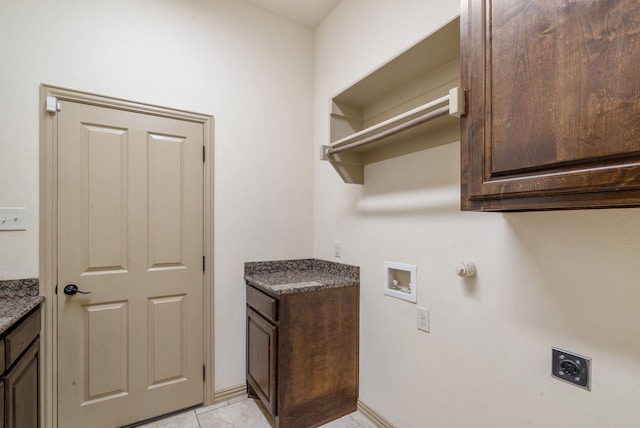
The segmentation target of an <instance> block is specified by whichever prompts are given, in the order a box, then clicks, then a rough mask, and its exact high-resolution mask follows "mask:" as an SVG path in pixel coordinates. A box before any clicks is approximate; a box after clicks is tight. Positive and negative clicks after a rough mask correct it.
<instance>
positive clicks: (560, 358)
mask: <svg viewBox="0 0 640 428" xmlns="http://www.w3.org/2000/svg"><path fill="white" fill-rule="evenodd" d="M551 376H553V377H555V378H556V379H560V380H563V381H565V382H569V383H571V384H573V385H576V386H578V387H580V388H582V389H586V390H587V391H591V358H589V357H585V356H583V355H578V354H574V353H573V352H568V351H565V350H563V349H559V348H551Z"/></svg>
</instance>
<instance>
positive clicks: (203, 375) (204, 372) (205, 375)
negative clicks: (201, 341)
mask: <svg viewBox="0 0 640 428" xmlns="http://www.w3.org/2000/svg"><path fill="white" fill-rule="evenodd" d="M206 378H207V368H206V367H205V366H204V365H203V366H202V381H205V380H206Z"/></svg>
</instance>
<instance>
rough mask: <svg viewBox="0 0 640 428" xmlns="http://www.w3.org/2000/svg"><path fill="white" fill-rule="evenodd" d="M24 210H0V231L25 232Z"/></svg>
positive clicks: (25, 211)
mask: <svg viewBox="0 0 640 428" xmlns="http://www.w3.org/2000/svg"><path fill="white" fill-rule="evenodd" d="M26 213H27V210H26V208H0V230H27V229H26V227H25V225H26Z"/></svg>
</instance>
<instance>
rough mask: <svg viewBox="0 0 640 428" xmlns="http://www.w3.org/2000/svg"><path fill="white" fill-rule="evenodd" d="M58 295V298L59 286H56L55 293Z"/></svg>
mask: <svg viewBox="0 0 640 428" xmlns="http://www.w3.org/2000/svg"><path fill="white" fill-rule="evenodd" d="M54 292H55V293H56V296H57V295H58V284H56V289H55V291H54Z"/></svg>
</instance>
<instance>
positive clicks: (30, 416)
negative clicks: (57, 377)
mask: <svg viewBox="0 0 640 428" xmlns="http://www.w3.org/2000/svg"><path fill="white" fill-rule="evenodd" d="M39 366H40V340H39V339H38V340H36V341H35V342H34V343H33V344H32V345H31V346H30V347H29V349H28V350H27V352H26V353H25V354H24V355H22V357H20V359H19V360H18V362H17V363H16V365H15V366H13V368H12V369H11V370H10V371H9V373H8V374H7V376H6V377H5V380H4V381H5V383H6V400H5V406H6V408H5V418H6V419H5V421H6V422H5V426H6V427H7V428H38V427H39V426H40V412H39V409H40V404H39V400H40V395H39V393H38V384H39V377H40V369H39Z"/></svg>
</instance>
